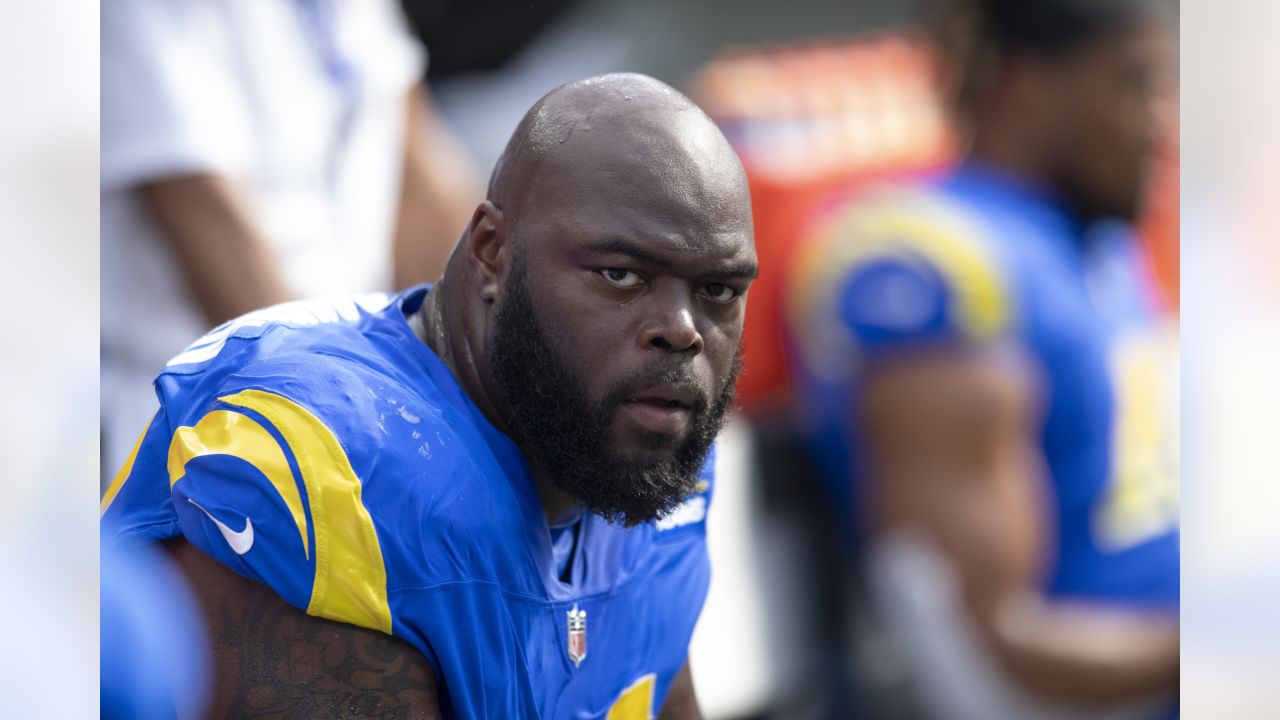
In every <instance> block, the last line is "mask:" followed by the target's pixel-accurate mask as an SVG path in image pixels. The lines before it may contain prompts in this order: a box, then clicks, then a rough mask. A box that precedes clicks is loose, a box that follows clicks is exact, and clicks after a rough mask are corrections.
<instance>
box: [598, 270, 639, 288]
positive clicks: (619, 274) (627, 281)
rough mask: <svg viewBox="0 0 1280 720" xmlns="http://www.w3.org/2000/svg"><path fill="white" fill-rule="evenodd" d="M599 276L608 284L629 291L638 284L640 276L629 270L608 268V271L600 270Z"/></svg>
mask: <svg viewBox="0 0 1280 720" xmlns="http://www.w3.org/2000/svg"><path fill="white" fill-rule="evenodd" d="M600 274H601V275H603V276H604V279H605V280H608V281H609V283H610V284H612V285H614V286H616V287H620V288H624V289H629V288H633V287H636V286H637V285H639V284H640V276H639V275H637V274H636V273H634V272H632V271H630V270H619V269H617V268H610V269H608V270H601V271H600Z"/></svg>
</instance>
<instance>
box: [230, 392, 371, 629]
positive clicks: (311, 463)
mask: <svg viewBox="0 0 1280 720" xmlns="http://www.w3.org/2000/svg"><path fill="white" fill-rule="evenodd" d="M219 400H221V401H222V402H225V403H227V404H229V405H237V406H239V407H244V408H248V409H250V410H253V411H255V412H257V413H258V414H260V415H262V416H263V417H264V418H266V419H267V420H268V421H270V422H271V424H272V425H274V426H275V428H276V430H278V431H279V432H280V434H281V435H283V436H284V439H285V442H287V443H288V444H289V447H290V448H291V449H292V450H293V456H294V458H295V459H296V460H297V461H298V468H299V470H301V472H302V481H303V485H304V486H305V487H306V491H307V499H308V501H309V502H310V504H311V521H312V525H313V527H314V530H315V538H316V576H315V582H314V584H313V585H312V589H311V602H310V604H309V605H308V606H307V613H308V614H309V615H315V616H317V617H324V618H329V619H331V620H337V621H340V622H346V623H351V624H354V625H359V626H361V627H367V628H372V629H375V630H381V631H382V632H384V633H387V634H390V633H391V606H390V603H389V602H388V601H387V571H386V566H385V565H384V564H383V559H382V547H381V545H380V544H379V542H378V534H377V531H376V530H375V529H374V526H373V518H372V517H370V515H369V511H368V510H367V509H365V506H364V503H363V502H362V500H361V483H360V478H359V477H357V476H356V473H355V470H354V469H353V468H352V467H351V461H350V460H349V459H348V458H347V454H346V452H344V451H343V449H342V446H341V445H340V444H339V443H338V438H337V437H335V436H334V434H333V432H332V431H331V430H329V428H327V427H325V425H324V423H323V422H321V421H320V419H319V418H317V417H316V416H315V415H312V414H311V413H310V412H308V411H307V410H306V408H303V407H302V406H301V405H298V404H297V403H295V402H293V401H292V400H289V399H288V398H285V397H282V396H280V395H276V394H274V393H270V392H265V391H262V390H245V391H243V392H240V393H237V394H235V395H230V396H226V397H222V398H219Z"/></svg>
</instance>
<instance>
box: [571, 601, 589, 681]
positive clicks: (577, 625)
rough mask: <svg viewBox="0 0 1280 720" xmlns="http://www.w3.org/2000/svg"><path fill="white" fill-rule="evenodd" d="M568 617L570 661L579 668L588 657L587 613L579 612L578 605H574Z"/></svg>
mask: <svg viewBox="0 0 1280 720" xmlns="http://www.w3.org/2000/svg"><path fill="white" fill-rule="evenodd" d="M568 615H569V659H570V660H572V661H573V666H574V667H579V666H581V665H582V659H583V658H585V657H586V656H587V611H586V610H579V609H578V604H577V603H574V604H573V609H572V610H570V611H569V612H568Z"/></svg>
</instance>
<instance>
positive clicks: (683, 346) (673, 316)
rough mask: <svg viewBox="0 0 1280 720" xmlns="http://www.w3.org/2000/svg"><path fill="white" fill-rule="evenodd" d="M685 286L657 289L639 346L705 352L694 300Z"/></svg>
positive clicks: (691, 352)
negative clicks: (694, 312) (695, 318)
mask: <svg viewBox="0 0 1280 720" xmlns="http://www.w3.org/2000/svg"><path fill="white" fill-rule="evenodd" d="M679 285H683V283H679V284H677V283H671V284H669V285H668V286H667V287H664V288H661V289H655V290H657V291H656V292H654V293H652V294H651V295H650V298H651V299H652V304H651V306H650V312H649V315H648V317H646V318H645V320H644V325H643V327H642V329H641V331H640V346H641V347H643V348H645V349H646V350H647V349H656V350H663V351H666V352H671V353H689V354H691V355H697V354H698V353H700V352H702V347H703V340H702V334H701V333H699V332H698V326H697V323H696V322H695V321H694V315H693V309H694V308H693V303H694V302H695V299H694V297H693V294H692V293H691V292H689V289H688V288H687V287H679Z"/></svg>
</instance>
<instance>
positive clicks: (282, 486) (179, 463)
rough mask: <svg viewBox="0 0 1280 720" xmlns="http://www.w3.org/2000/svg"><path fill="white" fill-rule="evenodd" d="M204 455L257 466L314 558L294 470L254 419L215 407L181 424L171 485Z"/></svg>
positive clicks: (172, 446) (173, 448) (173, 452)
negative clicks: (196, 419)
mask: <svg viewBox="0 0 1280 720" xmlns="http://www.w3.org/2000/svg"><path fill="white" fill-rule="evenodd" d="M205 455H231V456H233V457H237V458H240V459H241V460H244V461H245V462H247V463H249V464H250V465H252V466H254V467H255V468H257V470H258V472H260V473H262V474H263V475H264V476H266V478H267V480H268V481H269V482H270V483H271V486H272V487H274V488H275V489H276V492H277V493H279V494H280V498H281V499H282V500H284V504H285V507H287V508H288V509H289V514H290V515H291V516H292V517H293V522H294V524H295V525H296V526H297V527H298V535H299V537H301V538H302V552H303V554H304V555H305V556H306V557H307V558H310V557H311V549H310V547H309V546H308V543H307V518H306V514H305V513H304V512H303V509H302V496H301V495H300V494H299V493H298V484H297V483H296V482H294V480H293V471H292V470H291V469H290V468H289V461H288V460H287V459H286V458H285V454H284V451H283V450H281V449H280V444H279V443H277V442H276V439H275V438H274V437H272V436H271V433H269V432H267V430H266V428H264V427H262V426H261V425H259V424H258V423H257V422H256V421H255V420H254V419H253V418H251V417H249V416H247V415H243V414H241V413H237V412H231V411H229V410H213V411H211V412H210V413H209V414H207V415H205V416H204V417H202V418H200V421H199V422H197V423H196V424H195V427H188V426H185V425H184V426H182V427H180V428H178V431H177V432H175V433H174V435H173V441H172V442H170V443H169V486H170V487H173V485H174V484H175V483H177V482H178V480H180V479H182V477H183V476H184V475H186V465H187V463H189V462H191V461H192V460H194V459H195V458H198V457H203V456H205Z"/></svg>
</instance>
